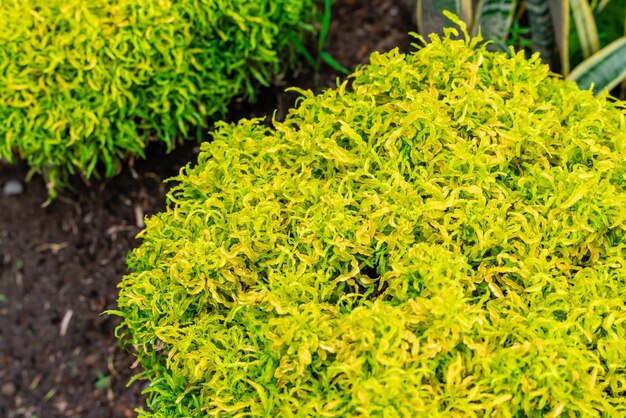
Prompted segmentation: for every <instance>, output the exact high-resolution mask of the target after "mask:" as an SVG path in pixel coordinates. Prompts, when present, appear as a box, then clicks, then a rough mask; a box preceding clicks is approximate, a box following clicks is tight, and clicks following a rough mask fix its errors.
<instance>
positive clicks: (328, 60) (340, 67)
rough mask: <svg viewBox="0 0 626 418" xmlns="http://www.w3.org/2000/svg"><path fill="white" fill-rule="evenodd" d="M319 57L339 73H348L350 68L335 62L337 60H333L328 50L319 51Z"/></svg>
mask: <svg viewBox="0 0 626 418" xmlns="http://www.w3.org/2000/svg"><path fill="white" fill-rule="evenodd" d="M320 58H321V59H322V61H324V62H325V63H326V64H328V65H330V66H331V67H332V68H334V69H335V70H337V71H339V72H341V73H344V74H350V70H348V69H347V68H346V67H344V66H343V65H341V64H339V63H338V62H337V60H335V59H334V58H333V57H332V56H331V55H330V54H329V53H328V52H326V51H321V52H320Z"/></svg>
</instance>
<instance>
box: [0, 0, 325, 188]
mask: <svg viewBox="0 0 626 418" xmlns="http://www.w3.org/2000/svg"><path fill="white" fill-rule="evenodd" d="M315 4H316V3H315V0H305V1H302V0H260V1H259V0H255V1H233V0H182V1H174V0H147V1H143V0H142V1H138V0H120V1H115V2H110V1H105V0H90V1H84V0H63V1H60V0H7V1H2V2H1V4H0V120H2V123H1V124H0V157H2V158H6V159H8V160H9V161H13V160H14V159H15V158H16V157H17V158H20V159H24V160H25V161H26V162H27V163H28V164H29V165H30V167H31V168H32V171H33V172H41V173H43V174H44V175H45V176H46V178H47V180H48V181H49V190H50V193H51V195H54V194H55V192H56V189H57V187H58V185H59V183H60V182H61V183H63V182H64V181H65V180H66V178H67V175H68V174H74V173H78V174H81V175H82V176H84V177H85V178H87V179H88V178H90V177H92V176H94V175H98V174H103V175H105V176H110V175H112V174H114V173H115V172H116V171H117V170H118V169H119V165H120V164H119V163H120V161H121V160H122V159H123V158H126V157H128V156H143V152H144V148H145V146H146V144H147V143H148V142H149V141H151V140H156V141H162V142H164V143H165V144H166V145H167V147H168V149H169V148H170V147H172V146H173V145H174V144H175V143H176V141H177V140H180V139H182V138H193V137H198V136H199V135H200V132H202V130H203V128H204V127H205V126H206V120H207V118H215V117H216V116H219V115H222V114H223V113H224V112H225V111H226V109H227V106H228V104H229V102H230V101H231V100H233V98H235V97H243V98H246V99H252V98H254V95H255V90H256V89H257V87H258V85H259V84H268V83H269V82H270V80H271V78H272V77H273V76H274V75H276V74H277V73H278V71H279V70H281V69H283V70H284V69H285V66H286V64H287V62H288V61H289V60H290V55H293V52H294V51H293V47H291V46H290V43H289V41H288V40H287V39H286V37H285V36H284V31H287V30H289V31H291V32H293V33H295V34H298V36H303V32H305V29H306V25H305V23H307V22H309V23H310V22H312V21H313V20H314V19H317V13H318V11H317V7H315ZM306 30H308V29H306ZM292 58H293V57H292Z"/></svg>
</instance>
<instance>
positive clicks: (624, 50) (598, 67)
mask: <svg viewBox="0 0 626 418" xmlns="http://www.w3.org/2000/svg"><path fill="white" fill-rule="evenodd" d="M567 79H568V80H572V81H575V82H576V83H577V84H578V86H579V87H580V88H581V89H588V88H589V87H591V84H593V92H594V93H595V94H598V93H599V92H601V91H602V90H609V91H610V90H611V89H613V88H614V87H615V86H617V85H618V84H619V83H620V82H622V80H624V79H626V36H624V37H622V38H620V39H618V40H616V41H614V42H612V43H611V44H609V45H608V46H606V47H605V48H603V49H602V50H600V51H599V52H597V53H595V54H594V55H592V56H591V57H590V58H588V59H587V60H585V61H583V62H582V63H581V64H580V65H579V66H577V67H576V68H575V69H574V71H572V72H571V74H569V76H568V77H567Z"/></svg>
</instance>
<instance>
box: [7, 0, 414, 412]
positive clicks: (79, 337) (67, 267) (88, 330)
mask: <svg viewBox="0 0 626 418" xmlns="http://www.w3.org/2000/svg"><path fill="white" fill-rule="evenodd" d="M411 30H413V27H412V25H411V18H410V14H409V13H408V11H407V10H406V9H405V8H404V2H403V1H402V0H396V1H394V0H338V1H337V2H336V4H335V6H334V9H333V23H332V26H331V32H330V36H329V40H328V43H327V45H328V46H327V50H328V52H330V54H331V55H332V56H334V57H335V58H336V59H337V60H338V61H339V62H341V63H342V64H344V65H345V66H347V67H349V68H354V67H355V66H356V65H357V64H360V63H365V62H367V58H368V56H369V54H370V52H372V51H374V50H380V51H385V50H389V49H391V48H393V47H395V46H399V47H400V48H401V49H402V50H408V49H409V48H410V47H409V44H410V43H411V42H412V40H411V38H410V36H408V34H407V33H408V32H409V31H411ZM337 76H338V74H337V73H335V72H333V71H331V70H330V69H329V68H327V67H324V68H322V69H321V71H320V74H319V79H320V80H321V81H320V84H321V85H322V86H332V85H334V83H335V80H336V77H337ZM313 79H314V76H313V73H312V71H311V70H310V69H309V68H303V69H302V70H300V71H299V72H297V73H295V74H290V75H287V76H286V77H285V80H287V81H284V82H283V83H281V85H279V86H277V87H275V88H272V89H267V90H265V91H263V92H262V93H261V95H260V96H259V99H258V102H257V104H255V105H244V104H240V105H235V106H234V107H235V109H234V111H233V113H232V114H231V115H230V116H229V119H231V120H235V119H237V118H239V117H244V116H248V117H251V116H262V115H271V114H272V112H273V111H274V109H278V115H279V116H280V115H284V113H285V111H286V110H287V109H288V108H289V107H290V106H291V105H292V104H293V101H294V99H295V97H296V95H295V94H294V93H283V90H284V88H285V87H287V86H288V85H297V86H301V87H307V88H309V87H312V81H311V80H313ZM196 154H197V144H186V145H183V146H180V147H178V149H176V150H175V151H174V152H173V153H171V154H169V155H165V153H164V151H163V149H162V148H161V147H159V146H157V145H155V146H151V147H150V149H149V150H148V158H147V160H146V161H136V162H135V163H134V164H131V165H130V166H128V167H126V169H125V170H124V171H123V172H122V173H121V174H120V175H118V176H117V177H115V178H113V179H110V180H108V181H98V182H93V183H92V184H91V185H89V186H88V185H85V184H83V183H82V182H81V181H80V180H79V179H74V185H75V187H74V189H73V190H69V191H65V192H63V194H62V196H61V197H59V198H58V199H57V200H55V201H54V202H53V203H52V204H50V205H49V206H48V207H45V208H43V207H42V206H41V205H42V203H43V202H44V201H45V200H46V197H47V192H46V188H45V184H44V181H43V180H42V178H41V177H38V176H35V177H34V178H33V179H32V180H31V181H29V182H27V183H25V190H24V192H23V193H22V194H20V195H17V196H3V195H2V194H1V193H0V321H1V322H0V417H7V418H13V417H39V418H49V417H96V418H100V417H103V418H104V417H131V416H135V415H136V412H134V409H135V408H139V407H141V406H142V405H143V399H142V396H141V391H142V386H143V385H144V384H145V382H136V383H134V384H132V385H131V386H130V387H128V388H127V387H126V383H127V382H128V380H129V378H130V377H131V376H132V375H133V374H134V372H136V371H137V370H136V369H135V370H133V367H134V365H133V362H134V358H133V356H132V354H129V353H126V352H124V351H122V350H121V349H120V348H119V347H118V345H117V341H116V339H115V336H114V330H115V327H116V325H117V324H118V323H119V320H118V319H117V318H115V317H111V316H106V315H101V312H103V311H104V310H107V309H115V307H116V296H117V289H116V285H117V283H118V282H119V281H120V279H121V277H122V275H124V273H125V269H126V267H125V261H124V260H125V256H126V254H127V253H128V251H129V250H130V249H132V248H134V247H136V246H137V245H138V244H139V242H138V241H137V240H136V239H135V238H134V237H135V235H136V234H137V233H138V232H139V231H140V230H141V224H142V219H143V216H144V215H149V214H153V213H156V212H158V211H161V210H163V209H164V206H165V198H164V195H165V193H166V187H167V186H166V185H164V184H163V180H164V179H166V178H169V177H171V176H173V175H175V174H176V173H177V172H178V170H179V168H180V167H181V166H182V165H185V164H186V163H188V162H191V161H194V160H195V157H196ZM27 171H28V169H27V167H26V166H24V165H23V164H21V165H20V164H18V165H7V164H6V163H0V188H2V187H3V186H4V184H5V183H6V182H7V181H9V180H18V181H20V182H24V179H25V176H26V174H27Z"/></svg>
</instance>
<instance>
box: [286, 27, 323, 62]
mask: <svg viewBox="0 0 626 418" xmlns="http://www.w3.org/2000/svg"><path fill="white" fill-rule="evenodd" d="M286 35H287V38H288V39H289V41H290V42H291V43H292V44H293V46H294V47H295V48H296V50H297V51H298V52H299V53H301V54H302V56H303V57H304V59H306V60H307V62H308V63H309V64H310V65H311V67H313V68H316V69H317V63H316V62H315V59H314V58H313V56H312V55H311V53H310V52H309V51H308V50H307V49H306V47H305V46H304V45H302V42H300V40H299V39H298V38H297V37H296V36H295V35H294V34H293V33H292V32H291V31H288V32H287V34H286Z"/></svg>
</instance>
